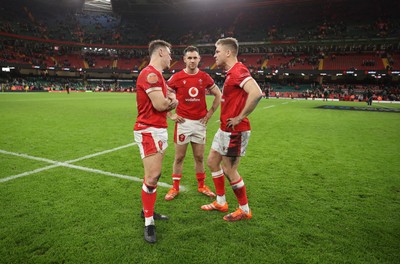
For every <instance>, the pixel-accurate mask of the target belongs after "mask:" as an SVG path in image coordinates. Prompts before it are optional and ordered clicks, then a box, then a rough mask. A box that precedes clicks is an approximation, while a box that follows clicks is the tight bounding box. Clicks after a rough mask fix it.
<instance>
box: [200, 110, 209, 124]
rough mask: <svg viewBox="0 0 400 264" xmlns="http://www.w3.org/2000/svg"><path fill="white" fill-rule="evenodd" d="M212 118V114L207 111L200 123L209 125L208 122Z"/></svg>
mask: <svg viewBox="0 0 400 264" xmlns="http://www.w3.org/2000/svg"><path fill="white" fill-rule="evenodd" d="M210 118H211V116H210V115H209V114H208V113H207V114H206V115H205V116H204V117H203V118H201V119H200V123H201V124H204V125H207V122H208V120H209V119H210Z"/></svg>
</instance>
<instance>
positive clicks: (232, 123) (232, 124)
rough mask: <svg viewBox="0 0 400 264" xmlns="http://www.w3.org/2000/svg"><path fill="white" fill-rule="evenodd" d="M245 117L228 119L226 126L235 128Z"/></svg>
mask: <svg viewBox="0 0 400 264" xmlns="http://www.w3.org/2000/svg"><path fill="white" fill-rule="evenodd" d="M242 120H243V118H241V117H239V116H236V117H231V118H228V119H226V127H227V128H231V129H232V130H235V126H236V125H238V124H239V123H240V122H242Z"/></svg>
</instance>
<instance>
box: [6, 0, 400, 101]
mask: <svg viewBox="0 0 400 264" xmlns="http://www.w3.org/2000/svg"><path fill="white" fill-rule="evenodd" d="M398 10H400V4H399V2H398V1H388V0H384V1H377V0H374V1H360V0H355V1H346V0H333V1H315V0H299V1H295V0H285V1H277V0H269V1H268V0H264V1H262V0H252V1H242V0H219V1H209V0H202V1H200V0H164V1H156V0H111V1H107V0H86V1H84V0H60V1H46V0H29V1H28V0H15V1H6V2H5V3H2V6H1V7H0V64H1V66H2V69H3V70H2V72H1V75H0V83H1V84H2V89H3V90H11V89H12V87H13V89H14V90H19V89H20V87H25V86H26V85H28V87H29V89H30V90H34V91H41V90H49V89H55V90H62V89H64V87H65V84H68V85H69V86H71V87H72V89H74V90H88V89H89V90H90V89H97V90H105V91H109V90H113V91H116V90H117V91H132V90H134V89H135V78H136V77H137V75H138V72H139V71H140V70H141V69H142V68H143V67H144V66H146V65H147V63H148V56H147V48H146V46H147V44H148V42H149V41H151V40H152V39H158V38H160V39H164V40H166V41H169V42H171V43H172V44H173V55H174V56H173V62H172V67H171V69H170V70H169V71H165V77H168V76H170V75H171V74H172V73H173V72H175V71H177V70H180V69H182V68H183V67H184V64H183V62H182V58H181V52H182V50H183V49H184V48H185V47H186V46H187V45H196V46H198V47H199V49H200V51H201V54H202V63H201V65H200V68H201V69H203V70H205V71H207V72H209V73H210V74H211V75H212V76H213V77H214V78H216V80H217V81H218V82H222V81H223V79H224V73H223V72H222V71H221V70H220V69H218V68H217V67H216V66H215V64H214V58H213V52H214V43H215V41H216V40H217V39H218V38H220V37H228V36H232V37H235V38H237V39H238V40H239V42H240V45H241V48H240V56H239V59H240V61H241V62H243V63H244V64H246V65H247V66H248V67H249V68H250V70H251V72H252V74H253V76H254V77H255V78H256V79H257V81H258V82H259V83H260V86H261V87H262V88H263V89H264V90H268V91H281V92H282V94H285V93H286V94H285V95H290V96H294V95H295V96H302V95H304V94H305V91H310V90H312V91H313V93H314V94H315V96H317V95H318V94H320V92H321V91H322V90H323V89H324V88H326V87H328V88H329V89H330V91H331V94H332V97H339V98H347V99H348V98H349V97H350V96H351V95H352V94H351V93H353V95H354V94H356V95H357V96H358V95H362V93H363V92H365V91H366V90H368V89H372V90H374V91H375V93H376V95H377V96H378V95H381V97H382V98H383V99H384V100H399V72H400V37H399V36H400V19H399V17H398V14H397V13H398ZM346 96H347V97H346ZM360 97H361V96H360ZM353 98H354V97H353Z"/></svg>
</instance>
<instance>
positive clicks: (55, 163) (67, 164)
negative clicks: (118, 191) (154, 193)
mask: <svg viewBox="0 0 400 264" xmlns="http://www.w3.org/2000/svg"><path fill="white" fill-rule="evenodd" d="M134 145H136V143H130V144H127V145H124V146H121V147H117V148H113V149H109V150H105V151H101V152H98V153H94V154H91V155H87V156H84V157H81V158H77V159H74V160H69V161H65V162H59V161H55V160H50V159H46V158H40V157H35V156H30V155H27V154H22V153H15V152H10V151H5V150H1V149H0V153H2V154H7V155H13V156H17V157H23V158H26V159H31V160H38V161H43V162H47V163H51V164H53V165H50V166H46V167H43V168H39V169H35V170H32V171H27V172H24V173H20V174H17V175H13V176H9V177H6V178H3V179H0V183H2V182H6V181H10V180H13V179H17V178H20V177H25V176H28V175H31V174H34V173H38V172H41V171H45V170H49V169H52V168H56V167H67V168H73V169H77V170H83V171H88V172H93V173H98V174H103V175H107V176H112V177H117V178H121V179H127V180H131V181H136V182H142V181H143V180H142V179H140V178H138V177H134V176H129V175H123V174H118V173H113V172H108V171H102V170H98V169H92V168H87V167H83V166H78V165H72V164H70V163H73V162H77V161H81V160H84V159H88V158H92V157H96V156H99V155H102V154H106V153H110V152H112V151H116V150H120V149H123V148H127V147H130V146H134ZM157 185H158V186H162V187H166V188H171V187H172V185H170V184H167V183H164V182H158V184H157ZM180 188H182V191H185V190H187V189H186V188H185V187H184V186H181V187H180Z"/></svg>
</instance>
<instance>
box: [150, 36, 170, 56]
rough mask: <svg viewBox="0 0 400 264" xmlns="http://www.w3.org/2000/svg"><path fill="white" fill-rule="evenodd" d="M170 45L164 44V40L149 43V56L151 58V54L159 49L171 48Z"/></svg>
mask: <svg viewBox="0 0 400 264" xmlns="http://www.w3.org/2000/svg"><path fill="white" fill-rule="evenodd" d="M171 46H172V45H171V44H170V43H168V42H166V41H165V40H161V39H156V40H153V41H151V42H150V43H149V55H150V56H151V55H152V54H153V52H154V51H155V50H156V49H158V48H161V47H164V48H171Z"/></svg>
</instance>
